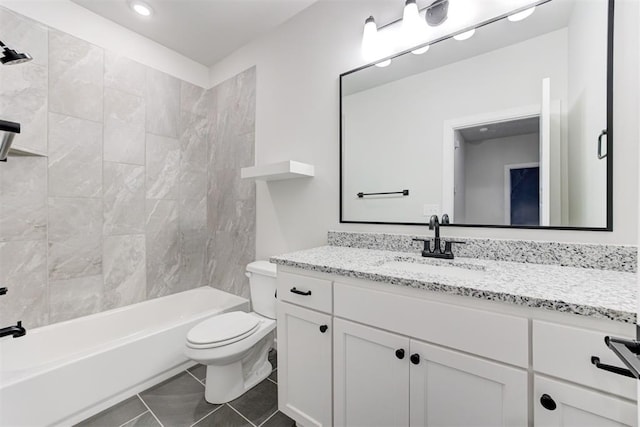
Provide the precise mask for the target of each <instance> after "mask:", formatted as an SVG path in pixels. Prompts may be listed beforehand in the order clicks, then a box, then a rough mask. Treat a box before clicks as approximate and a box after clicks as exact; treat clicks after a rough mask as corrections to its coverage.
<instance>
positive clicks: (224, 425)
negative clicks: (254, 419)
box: [194, 405, 251, 427]
mask: <svg viewBox="0 0 640 427" xmlns="http://www.w3.org/2000/svg"><path fill="white" fill-rule="evenodd" d="M214 426H215V427H251V423H249V422H248V421H247V420H245V419H244V418H242V417H241V416H240V415H238V413H237V412H236V411H234V410H233V409H231V408H229V406H227V405H224V406H223V407H222V408H220V409H217V410H216V411H215V412H214V413H213V414H211V415H208V416H207V417H206V418H205V419H203V420H201V421H200V422H199V423H198V424H195V425H194V427H214Z"/></svg>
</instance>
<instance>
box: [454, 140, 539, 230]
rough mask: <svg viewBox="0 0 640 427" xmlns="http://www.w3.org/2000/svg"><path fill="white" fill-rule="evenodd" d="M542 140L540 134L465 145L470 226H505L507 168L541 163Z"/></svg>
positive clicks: (466, 201) (465, 185) (466, 220)
mask: <svg viewBox="0 0 640 427" xmlns="http://www.w3.org/2000/svg"><path fill="white" fill-rule="evenodd" d="M539 139H540V135H539V134H538V133H529V134H525V135H517V136H510V137H505V138H495V139H487V140H485V141H480V142H473V143H465V144H463V145H464V147H465V148H464V150H465V156H464V169H465V181H464V187H465V195H466V197H465V204H464V208H465V222H466V223H468V224H505V218H504V209H505V206H504V202H505V200H504V167H505V166H506V165H513V164H522V163H537V162H538V161H539V160H540V143H539ZM456 186H457V185H456ZM457 209H458V207H457V206H456V211H457Z"/></svg>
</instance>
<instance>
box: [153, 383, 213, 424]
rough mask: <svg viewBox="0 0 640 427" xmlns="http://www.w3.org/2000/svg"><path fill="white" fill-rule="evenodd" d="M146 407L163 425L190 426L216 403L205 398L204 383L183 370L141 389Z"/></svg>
mask: <svg viewBox="0 0 640 427" xmlns="http://www.w3.org/2000/svg"><path fill="white" fill-rule="evenodd" d="M140 397H141V398H142V400H144V402H145V403H146V404H147V406H149V409H151V411H152V412H153V413H154V414H155V415H156V417H158V419H159V420H160V422H161V423H162V424H164V425H165V426H171V427H180V426H190V425H191V424H193V423H195V422H196V421H198V420H199V419H201V418H202V417H204V416H205V415H207V414H208V413H209V412H211V411H212V410H213V409H215V408H216V407H217V406H220V405H213V404H211V403H207V401H205V400H204V386H203V385H202V384H201V383H199V382H198V380H196V379H195V378H193V377H192V376H191V375H189V374H188V373H187V372H182V373H180V374H178V375H176V376H175V377H173V378H170V379H168V380H167V381H164V382H162V383H160V384H158V385H156V386H154V387H151V388H150V389H148V390H146V391H144V392H142V393H140Z"/></svg>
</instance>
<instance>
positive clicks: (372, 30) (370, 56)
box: [362, 16, 378, 61]
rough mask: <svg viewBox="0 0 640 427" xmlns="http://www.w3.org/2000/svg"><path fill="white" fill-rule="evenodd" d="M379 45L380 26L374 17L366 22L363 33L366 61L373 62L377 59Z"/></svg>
mask: <svg viewBox="0 0 640 427" xmlns="http://www.w3.org/2000/svg"><path fill="white" fill-rule="evenodd" d="M377 44H378V26H377V25H376V20H375V19H373V16H370V17H368V18H367V19H366V21H364V31H363V33H362V57H363V58H364V59H365V60H366V61H372V60H374V59H375V57H376V50H377Z"/></svg>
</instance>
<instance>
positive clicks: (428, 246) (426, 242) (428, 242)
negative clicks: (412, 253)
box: [411, 238, 435, 256]
mask: <svg viewBox="0 0 640 427" xmlns="http://www.w3.org/2000/svg"><path fill="white" fill-rule="evenodd" d="M411 240H413V241H414V242H424V249H423V250H422V256H426V255H425V253H430V252H431V239H419V238H413V239H411ZM434 250H435V249H434Z"/></svg>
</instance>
